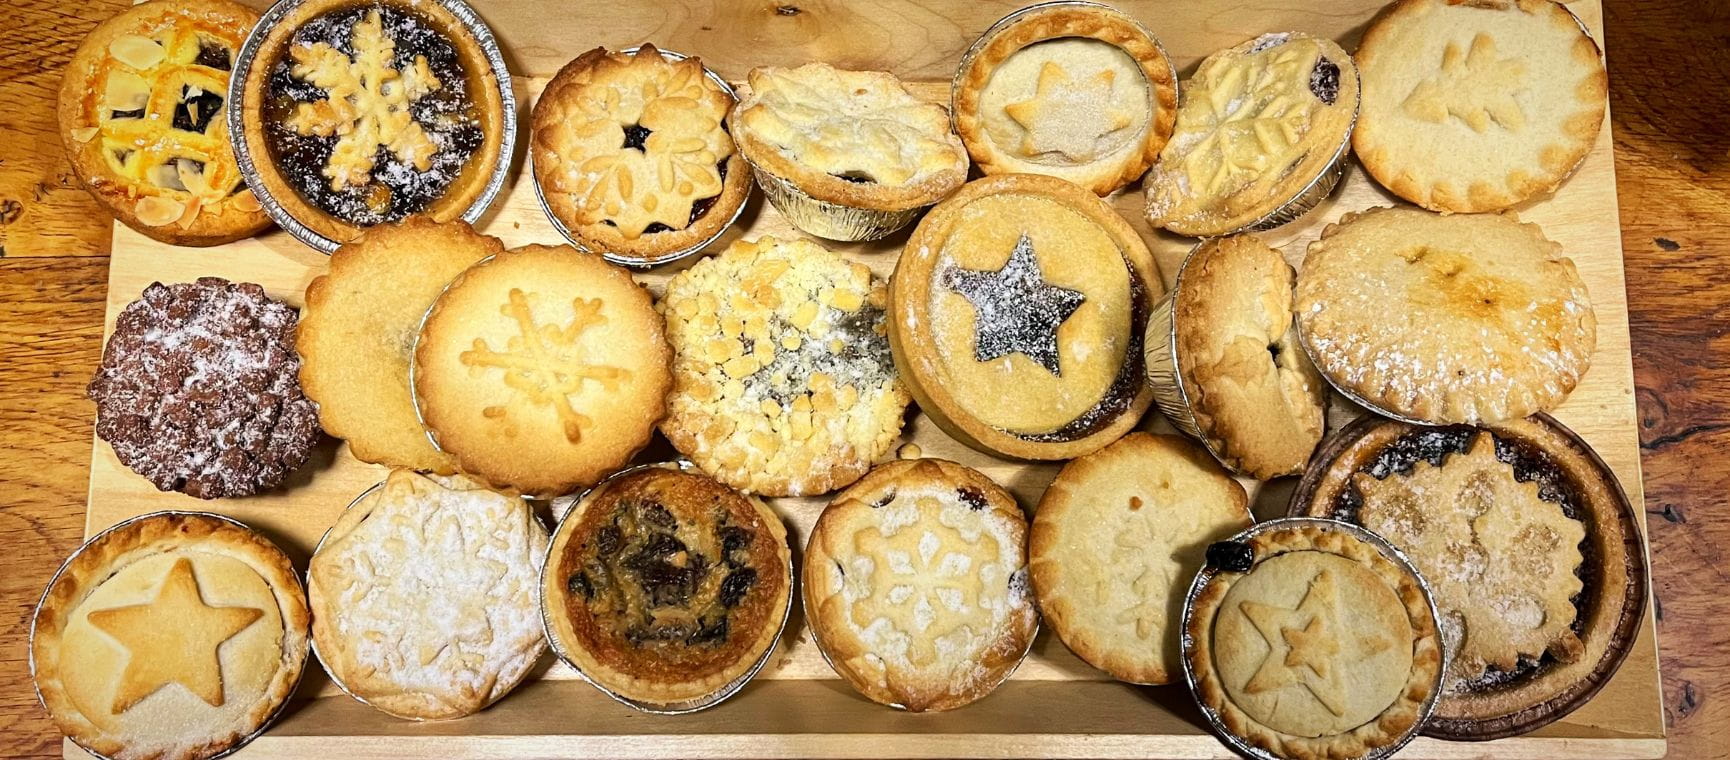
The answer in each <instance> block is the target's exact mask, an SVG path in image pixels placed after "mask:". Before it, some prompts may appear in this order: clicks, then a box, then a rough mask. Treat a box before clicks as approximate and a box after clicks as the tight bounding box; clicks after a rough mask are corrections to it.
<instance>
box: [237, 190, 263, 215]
mask: <svg viewBox="0 0 1730 760" xmlns="http://www.w3.org/2000/svg"><path fill="white" fill-rule="evenodd" d="M234 207H235V208H237V209H240V210H241V211H246V212H253V211H257V210H259V209H261V208H264V207H263V206H261V205H259V203H258V196H256V195H253V194H252V188H250V187H249V188H246V189H244V190H241V191H240V192H238V193H235V194H234Z"/></svg>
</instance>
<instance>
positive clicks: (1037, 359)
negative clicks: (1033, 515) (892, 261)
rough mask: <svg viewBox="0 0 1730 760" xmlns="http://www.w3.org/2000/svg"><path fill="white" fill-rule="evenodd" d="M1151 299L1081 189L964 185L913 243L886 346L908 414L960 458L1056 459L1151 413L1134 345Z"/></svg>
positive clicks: (1122, 227)
mask: <svg viewBox="0 0 1730 760" xmlns="http://www.w3.org/2000/svg"><path fill="white" fill-rule="evenodd" d="M1160 292H1161V287H1160V280H1159V271H1158V269H1157V268H1156V265H1155V264H1154V260H1153V256H1152V255H1151V254H1150V253H1148V250H1147V246H1146V245H1145V244H1143V243H1142V241H1141V237H1140V236H1139V235H1137V234H1136V232H1135V230H1134V229H1131V228H1130V226H1129V223H1128V222H1126V221H1124V220H1123V218H1122V217H1120V216H1118V215H1117V213H1116V212H1114V211H1112V210H1111V207H1110V206H1108V205H1106V203H1105V202H1104V201H1102V200H1100V199H1099V198H1098V197H1097V196H1095V195H1093V194H1092V193H1089V192H1087V191H1086V190H1084V189H1082V188H1080V187H1078V186H1076V185H1074V184H1071V183H1069V182H1066V181H1064V180H1061V179H1057V178H1055V177H1046V176H1041V175H1037V174H1014V175H1001V176H993V177H986V178H984V179H981V180H977V181H974V182H971V183H969V184H967V185H966V186H964V187H962V188H961V191H960V192H958V193H956V194H955V195H954V196H952V197H951V198H949V200H946V201H944V202H943V203H940V204H938V205H937V207H936V208H934V209H932V210H931V213H929V214H927V215H926V216H925V218H924V219H922V220H920V222H919V226H918V227H917V228H916V229H915V230H914V232H913V236H912V237H911V238H910V239H909V240H908V242H907V245H906V247H905V249H904V250H903V251H902V254H901V258H900V260H899V261H897V262H896V265H895V276H894V277H893V278H892V280H891V282H890V297H889V343H890V346H891V347H892V348H893V350H894V356H895V365H896V367H897V368H898V369H899V370H900V371H901V377H902V378H903V380H905V381H906V382H907V385H908V389H909V390H910V391H912V393H913V397H914V398H915V399H917V400H918V401H919V408H920V409H921V410H923V411H924V412H925V413H926V414H929V415H930V416H931V417H932V419H933V420H935V421H936V422H937V423H938V424H939V425H940V426H942V427H943V429H944V430H945V431H946V432H948V433H949V434H950V435H952V436H954V437H956V438H957V439H958V440H961V441H963V442H965V443H967V444H968V445H970V446H973V447H974V448H977V449H979V450H981V451H986V452H989V453H994V454H999V455H1002V456H1009V457H1017V458H1022V459H1069V458H1073V457H1077V456H1080V455H1082V454H1086V453H1088V452H1090V451H1095V450H1098V449H1099V448H1101V447H1103V446H1105V445H1106V444H1108V443H1110V442H1112V441H1114V440H1116V439H1117V438H1118V437H1120V436H1122V435H1123V434H1124V433H1126V432H1128V431H1129V430H1130V428H1132V427H1134V426H1135V423H1136V421H1138V420H1139V419H1141V415H1142V413H1143V412H1145V411H1147V407H1148V406H1149V405H1151V404H1152V403H1153V394H1152V392H1151V390H1150V389H1149V388H1148V387H1147V383H1146V378H1145V374H1144V369H1143V361H1144V360H1143V356H1142V339H1143V332H1144V331H1145V329H1146V325H1147V320H1148V314H1149V313H1150V311H1151V310H1152V306H1153V303H1154V301H1155V300H1156V299H1157V298H1158V297H1159V294H1160Z"/></svg>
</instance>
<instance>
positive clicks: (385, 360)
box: [295, 216, 504, 475]
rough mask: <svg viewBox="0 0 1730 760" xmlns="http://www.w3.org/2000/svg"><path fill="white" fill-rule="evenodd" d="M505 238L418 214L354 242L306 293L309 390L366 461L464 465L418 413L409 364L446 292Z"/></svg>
mask: <svg viewBox="0 0 1730 760" xmlns="http://www.w3.org/2000/svg"><path fill="white" fill-rule="evenodd" d="M502 252H504V244H503V243H501V242H499V239H498V238H495V237H492V236H490V235H481V234H478V233H476V232H475V231H474V228H473V227H470V226H469V225H468V224H467V223H465V222H461V221H455V222H446V223H442V224H441V223H437V222H433V221H432V220H430V219H427V218H426V217H421V216H412V217H409V218H408V219H405V220H403V221H402V222H399V223H394V224H383V225H379V226H377V227H374V228H372V229H370V230H368V231H367V232H366V233H365V234H364V235H362V236H361V237H359V238H357V239H355V240H352V241H349V242H347V243H344V244H343V245H342V247H341V248H338V249H337V250H336V253H333V254H331V257H330V271H329V272H328V273H326V274H323V275H320V276H319V277H318V278H316V279H314V280H313V281H312V284H310V285H308V286H307V288H306V308H305V309H303V310H302V311H301V315H300V326H299V327H298V328H297V332H296V333H295V348H296V350H298V351H299V352H300V359H301V365H300V385H301V388H302V389H304V390H305V392H306V395H307V397H308V398H310V399H312V400H314V401H317V402H318V419H319V424H320V425H322V426H323V427H324V430H325V432H327V433H330V434H331V435H333V436H336V437H338V438H342V439H344V440H346V441H348V445H349V451H350V452H351V453H352V454H354V456H355V458H356V459H359V460H361V461H363V462H373V463H375V464H384V465H390V466H393V467H407V468H409V469H412V470H421V471H426V472H435V473H439V474H442V475H449V474H451V473H453V472H455V471H456V465H455V463H454V462H452V461H451V457H450V455H449V454H446V453H444V452H442V451H440V450H438V448H437V447H434V446H433V444H432V441H430V440H428V439H427V435H426V429H425V428H423V427H421V423H420V418H419V417H418V416H417V415H416V414H415V410H414V399H413V394H412V393H411V392H410V389H409V363H410V361H411V360H412V359H413V353H414V341H415V336H416V335H417V334H418V333H419V331H420V325H421V320H422V319H424V318H425V317H426V312H427V309H428V308H430V307H431V306H432V304H433V301H434V300H435V299H437V298H438V296H439V294H440V293H442V292H444V289H445V286H446V285H448V284H450V281H451V280H454V279H456V278H457V276H458V275H460V274H462V273H463V271H464V270H466V269H468V268H469V267H470V266H472V265H474V263H475V262H477V261H480V260H481V259H484V258H486V257H488V256H494V255H497V254H499V253H502Z"/></svg>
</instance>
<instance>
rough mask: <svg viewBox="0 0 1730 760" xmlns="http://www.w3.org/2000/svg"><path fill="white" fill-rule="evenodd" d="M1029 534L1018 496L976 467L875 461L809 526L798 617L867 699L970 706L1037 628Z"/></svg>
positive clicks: (1022, 651)
mask: <svg viewBox="0 0 1730 760" xmlns="http://www.w3.org/2000/svg"><path fill="white" fill-rule="evenodd" d="M1026 537H1027V520H1026V518H1025V517H1024V516H1023V515H1022V513H1021V507H1020V506H1019V505H1017V504H1016V503H1015V499H1014V497H1012V496H1010V495H1009V493H1008V492H1007V491H1004V490H1003V488H1002V487H1000V486H998V485H997V484H996V483H993V482H991V480H990V479H989V478H986V477H985V476H984V475H982V474H980V473H979V472H977V471H974V470H972V469H969V468H967V467H963V466H961V465H958V464H955V463H954V462H947V461H943V460H940V459H914V460H899V461H895V462H889V463H887V464H883V465H880V466H878V467H877V468H876V469H873V470H872V471H871V472H870V474H868V475H866V476H865V477H864V478H863V479H861V480H860V481H859V482H858V483H855V484H854V485H853V487H851V488H849V489H847V490H846V491H843V492H841V493H840V494H838V495H837V496H836V497H835V500H834V501H832V502H830V503H829V506H828V507H826V508H824V510H823V514H822V515H821V516H819V517H818V518H817V524H816V526H814V527H813V528H812V529H811V538H810V541H809V543H808V544H807V545H806V547H805V558H804V569H803V571H802V573H803V574H802V576H801V578H800V581H801V587H802V588H803V594H804V598H805V619H806V620H807V621H808V622H809V623H810V625H811V630H812V632H813V633H814V634H815V635H816V639H817V645H818V647H819V648H820V649H821V650H822V651H823V656H824V657H825V658H826V659H827V660H828V661H829V664H830V665H831V666H832V667H834V669H835V672H836V673H838V674H840V675H841V677H842V678H843V679H845V680H846V681H847V682H848V683H849V684H851V685H852V686H853V688H854V689H857V690H858V691H859V693H861V694H863V695H865V696H866V697H868V698H870V699H871V700H873V701H875V702H879V703H881V704H885V705H890V706H895V707H901V708H903V709H906V710H907V711H909V712H926V711H939V710H951V709H954V708H957V707H961V706H964V705H967V704H969V703H972V702H974V701H976V700H978V699H980V698H982V697H984V696H985V695H987V694H990V693H991V692H992V691H993V690H994V689H996V688H997V686H998V684H1000V683H1002V682H1003V680H1004V679H1006V678H1008V677H1009V674H1010V673H1011V672H1013V671H1014V670H1015V667H1016V666H1017V665H1019V664H1021V660H1022V658H1024V657H1026V655H1027V650H1028V647H1030V646H1031V645H1032V643H1033V635H1034V633H1035V631H1036V630H1037V629H1038V627H1039V615H1038V613H1037V612H1036V611H1035V610H1034V605H1033V600H1032V596H1031V594H1030V593H1029V590H1028V583H1027V573H1026V562H1027V547H1026ZM898 589H906V593H902V592H901V591H898Z"/></svg>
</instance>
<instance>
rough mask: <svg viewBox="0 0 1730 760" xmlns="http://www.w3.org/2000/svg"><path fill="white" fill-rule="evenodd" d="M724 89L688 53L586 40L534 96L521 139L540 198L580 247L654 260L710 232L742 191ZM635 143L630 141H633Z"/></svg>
mask: <svg viewBox="0 0 1730 760" xmlns="http://www.w3.org/2000/svg"><path fill="white" fill-rule="evenodd" d="M733 103H734V101H733V95H732V94H731V93H729V92H727V91H726V90H725V89H722V87H721V86H720V85H719V84H716V83H715V82H714V81H712V80H710V79H709V77H708V76H707V75H706V74H705V71H704V69H703V64H702V62H701V61H700V60H698V59H697V58H686V59H684V60H681V61H672V60H668V59H666V58H665V57H663V56H662V54H661V52H660V51H659V50H656V49H655V46H654V45H648V44H645V45H643V46H642V48H641V49H639V50H638V51H637V52H635V53H631V54H627V53H617V52H613V51H610V50H607V49H606V48H595V49H594V50H590V51H589V52H587V53H584V54H582V55H580V56H578V57H577V58H576V59H574V60H572V61H571V62H570V63H567V64H565V66H564V68H562V69H559V73H558V74H555V75H554V76H553V78H552V80H551V81H549V82H548V83H547V88H546V90H545V91H543V92H542V93H541V98H540V101H539V102H537V103H536V104H535V110H534V115H533V117H532V119H531V122H530V124H531V140H530V146H531V147H530V150H531V155H532V156H533V158H534V171H535V183H536V184H537V185H539V187H540V190H541V197H542V198H544V199H545V200H546V203H547V207H548V209H549V210H550V212H551V213H552V214H553V216H554V217H556V218H557V219H558V220H559V222H560V223H561V224H563V225H564V227H565V229H567V230H569V231H570V233H571V235H573V236H574V237H576V238H577V240H578V241H580V242H581V243H582V244H583V246H584V247H586V248H588V249H590V250H592V251H595V252H597V253H600V252H605V253H608V254H612V255H616V256H622V257H625V258H630V259H642V260H644V261H645V262H648V261H653V260H655V259H656V258H658V257H660V256H664V255H666V254H670V253H674V252H678V251H682V250H686V249H689V248H691V247H693V246H696V245H699V244H701V243H702V242H703V241H705V240H708V239H710V238H712V237H714V236H715V235H716V234H717V233H719V232H720V231H721V230H722V229H724V228H725V227H727V225H729V224H731V223H732V221H733V217H734V216H735V215H736V213H737V212H738V210H739V207H740V206H742V205H744V203H745V199H746V197H747V196H749V195H750V192H751V177H750V171H749V167H747V166H746V165H745V160H744V158H742V157H741V156H740V155H739V153H738V151H736V150H735V149H734V147H733V138H732V137H731V136H730V135H729V134H728V133H727V126H726V119H727V114H728V111H729V110H731V109H732V108H733ZM633 142H635V143H636V144H635V145H633V144H632V143H633Z"/></svg>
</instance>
